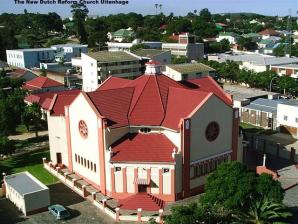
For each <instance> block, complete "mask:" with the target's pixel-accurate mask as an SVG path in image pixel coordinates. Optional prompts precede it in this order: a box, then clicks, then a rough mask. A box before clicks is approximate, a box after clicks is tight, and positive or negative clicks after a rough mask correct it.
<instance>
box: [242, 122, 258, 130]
mask: <svg viewBox="0 0 298 224" xmlns="http://www.w3.org/2000/svg"><path fill="white" fill-rule="evenodd" d="M240 127H242V128H243V129H253V128H255V129H260V130H261V129H262V128H261V127H258V126H254V125H252V124H248V123H243V122H240Z"/></svg>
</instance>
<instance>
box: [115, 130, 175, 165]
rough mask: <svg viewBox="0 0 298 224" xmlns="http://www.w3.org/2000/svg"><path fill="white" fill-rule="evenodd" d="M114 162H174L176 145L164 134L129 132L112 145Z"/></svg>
mask: <svg viewBox="0 0 298 224" xmlns="http://www.w3.org/2000/svg"><path fill="white" fill-rule="evenodd" d="M111 147H112V151H113V156H112V158H111V161H112V162H139V163H141V162H174V159H173V157H172V152H173V149H176V147H175V145H174V144H173V143H172V142H171V141H170V140H169V139H168V138H167V137H166V136H165V135H164V134H159V133H158V134H141V133H137V134H136V133H135V134H127V135H125V136H124V137H122V138H121V139H120V140H118V141H116V142H115V143H114V144H113V145H111Z"/></svg>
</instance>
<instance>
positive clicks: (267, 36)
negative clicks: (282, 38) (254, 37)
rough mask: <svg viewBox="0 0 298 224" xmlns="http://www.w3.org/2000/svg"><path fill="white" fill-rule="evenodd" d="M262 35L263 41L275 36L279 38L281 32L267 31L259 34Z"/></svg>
mask: <svg viewBox="0 0 298 224" xmlns="http://www.w3.org/2000/svg"><path fill="white" fill-rule="evenodd" d="M259 34H260V35H262V39H263V40H264V39H268V38H269V37H272V36H275V37H278V36H279V35H280V33H279V32H277V31H275V30H273V29H265V30H263V31H261V32H259Z"/></svg>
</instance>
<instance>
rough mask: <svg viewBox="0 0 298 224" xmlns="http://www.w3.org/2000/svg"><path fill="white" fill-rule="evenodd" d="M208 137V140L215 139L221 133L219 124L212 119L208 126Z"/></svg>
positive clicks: (206, 132)
mask: <svg viewBox="0 0 298 224" xmlns="http://www.w3.org/2000/svg"><path fill="white" fill-rule="evenodd" d="M205 134H206V138H207V140H208V141H210V142H212V141H214V140H215V139H216V138H217V137H218V135H219V125H218V123H216V122H215V121H212V122H210V123H209V124H208V126H207V127H206V131H205Z"/></svg>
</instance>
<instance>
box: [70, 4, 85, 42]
mask: <svg viewBox="0 0 298 224" xmlns="http://www.w3.org/2000/svg"><path fill="white" fill-rule="evenodd" d="M71 13H72V15H73V19H74V22H75V23H76V27H77V30H76V31H77V35H78V37H79V39H80V42H81V43H87V40H88V37H87V32H86V30H85V26H84V21H85V19H86V18H87V15H88V13H89V10H88V8H87V6H86V5H85V4H84V3H74V4H72V5H71Z"/></svg>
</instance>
